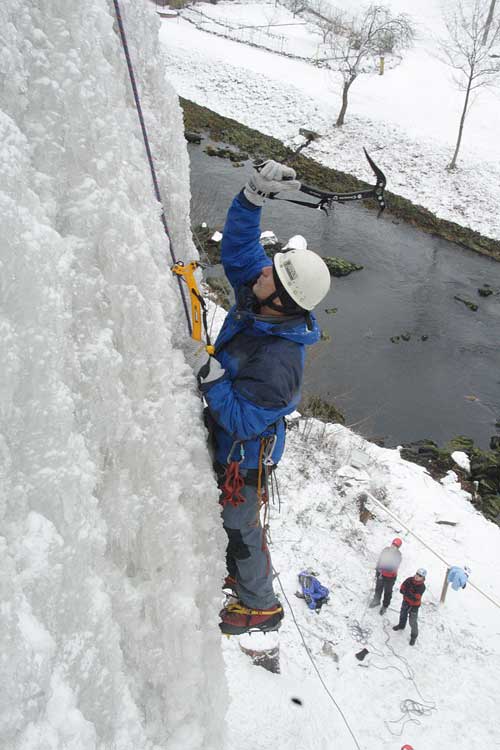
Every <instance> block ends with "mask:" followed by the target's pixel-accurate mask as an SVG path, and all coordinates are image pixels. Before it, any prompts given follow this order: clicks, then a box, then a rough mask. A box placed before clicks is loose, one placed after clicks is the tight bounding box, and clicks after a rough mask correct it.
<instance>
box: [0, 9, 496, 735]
mask: <svg viewBox="0 0 500 750" xmlns="http://www.w3.org/2000/svg"><path fill="white" fill-rule="evenodd" d="M121 7H122V12H123V17H124V21H125V24H126V28H127V32H128V37H129V44H130V51H131V56H132V59H133V61H134V65H135V69H136V74H137V79H138V85H139V90H140V92H141V98H142V101H143V104H144V112H145V119H146V122H147V125H148V131H149V133H150V137H151V145H152V150H153V153H154V155H155V164H156V167H157V169H158V176H159V184H160V189H161V193H162V195H163V197H164V203H165V212H166V216H167V219H168V223H169V228H170V234H171V237H172V246H173V248H174V249H175V248H182V256H181V255H180V254H179V257H182V259H183V260H184V261H188V260H190V259H191V258H196V257H197V256H196V251H195V249H194V247H193V245H192V242H191V238H190V230H189V180H188V157H187V151H186V147H185V142H184V139H183V132H182V116H181V112H180V109H179V107H178V105H177V102H176V99H175V95H174V92H173V90H172V89H171V87H170V86H169V85H167V84H166V83H165V81H164V76H163V62H162V56H161V52H160V50H159V49H158V46H157V41H156V40H157V32H158V28H157V20H156V14H155V13H154V8H153V7H152V6H151V5H149V4H148V5H142V4H141V3H137V2H132V0H121ZM422 7H423V9H426V8H428V7H430V6H429V2H428V3H427V5H425V4H423V5H422ZM110 11H111V4H109V3H108V2H105V1H104V0H89V2H87V3H85V4H68V3H64V2H61V1H60V0H58V1H54V0H51V1H50V2H49V1H48V0H40V1H39V2H38V3H36V4H29V3H28V4H27V3H22V2H21V1H20V0H5V1H4V2H3V3H2V4H1V6H0V29H1V30H2V32H1V33H2V41H3V44H2V52H1V60H2V65H1V66H0V75H1V76H2V77H1V80H0V84H1V85H0V92H1V94H0V106H1V111H0V135H1V138H0V164H1V170H2V180H1V182H0V211H1V213H2V224H1V227H0V240H1V241H0V267H1V277H0V283H1V295H0V300H1V302H0V305H1V306H0V331H1V335H0V356H1V361H2V368H1V374H0V456H1V461H0V469H1V471H0V487H1V491H0V518H1V523H0V529H1V532H0V560H1V565H0V590H1V601H2V603H1V606H0V658H1V665H2V681H1V687H0V747H2V748H6V750H138V748H140V749H141V750H178V749H179V750H180V748H182V749H183V750H201V749H202V748H203V750H224V749H225V748H234V747H237V748H245V749H246V748H253V750H261V749H262V750H264V749H265V750H269V748H270V747H276V748H280V749H282V748H284V749H285V750H286V749H288V748H289V749H290V750H292V748H293V749H294V750H295V748H303V749H304V750H327V748H331V747H332V746H333V745H334V746H335V747H336V748H338V750H350V748H354V747H356V746H359V747H362V748H363V750H365V748H366V750H368V748H370V750H382V748H383V749H384V750H387V748H389V747H395V748H397V747H400V746H401V745H402V744H403V743H404V742H409V743H411V744H412V745H413V746H414V747H415V748H419V747H420V748H427V750H429V749H431V750H434V749H436V750H437V748H438V747H439V748H441V747H442V748H451V747H453V748H455V749H456V750H470V748H471V747H495V746H498V745H499V744H500V734H499V730H498V722H497V714H498V707H497V705H496V703H497V701H496V696H497V693H498V688H497V685H498V673H499V669H500V646H499V638H498V635H499V633H500V625H499V612H498V608H499V601H500V581H499V579H498V576H497V575H496V571H497V570H498V566H499V562H500V561H499V551H498V550H499V548H500V547H499V534H500V530H499V528H498V526H496V525H494V524H493V523H491V522H489V521H487V520H485V518H484V517H483V516H481V515H480V514H479V513H478V512H477V511H476V510H475V509H474V508H473V506H472V505H471V503H470V502H469V498H468V496H467V495H466V493H465V492H464V491H463V490H462V489H461V488H460V485H459V484H458V483H457V481H456V475H455V478H453V477H452V476H450V477H449V479H450V481H446V482H445V483H444V484H441V483H438V482H435V481H433V480H432V479H431V477H430V476H429V475H428V474H427V473H426V472H425V471H424V469H422V468H421V467H418V466H415V465H413V464H409V463H407V462H405V461H403V460H402V459H401V457H400V455H399V451H397V450H387V449H383V448H379V447H377V446H375V445H373V444H370V443H367V442H365V441H364V440H363V439H361V438H360V437H358V436H357V435H355V433H353V432H352V431H350V430H348V429H346V428H344V427H342V426H340V425H324V424H323V423H321V422H318V421H316V420H312V419H308V420H305V419H302V418H301V417H300V415H299V414H298V413H294V414H293V415H291V418H290V419H289V420H288V422H289V427H290V429H289V430H288V447H287V451H286V453H285V457H284V459H283V461H282V462H281V464H280V467H279V470H278V478H279V483H280V495H281V512H280V513H278V505H277V503H276V502H275V503H274V504H272V505H271V521H270V523H271V526H270V533H271V539H272V544H271V550H272V554H273V562H274V566H275V569H276V571H277V572H278V575H279V577H278V578H277V579H276V589H277V591H278V592H279V593H280V596H281V598H282V600H283V602H284V606H285V610H286V618H285V620H284V623H283V627H282V629H281V631H280V635H279V642H280V647H281V674H280V675H274V674H270V673H269V672H266V671H265V670H263V669H262V668H260V667H257V666H253V665H252V663H251V661H250V659H249V658H248V657H247V656H246V655H244V654H243V653H242V652H241V651H240V649H239V646H238V641H237V639H235V638H232V639H230V640H228V639H221V637H220V635H219V631H218V628H217V621H218V618H217V613H218V609H219V607H220V605H221V604H222V597H221V594H220V588H219V587H220V583H221V580H222V577H223V574H224V548H225V538H224V534H223V531H222V529H221V525H220V518H219V506H218V492H217V489H216V486H215V482H214V478H213V475H212V472H211V467H210V458H209V455H208V452H207V449H206V444H205V431H204V428H203V423H202V416H201V402H200V399H199V396H198V393H197V389H196V383H195V380H194V378H193V374H192V371H191V368H190V366H189V364H188V362H187V358H189V357H188V355H189V352H190V351H191V348H190V346H189V341H188V340H187V335H186V329H185V321H184V317H183V316H184V312H183V308H182V304H181V302H180V297H179V294H178V285H177V281H176V280H175V279H173V277H172V274H171V273H170V270H169V266H170V264H171V259H170V256H169V250H170V247H169V242H168V241H167V240H166V238H165V235H164V232H163V228H162V225H161V222H160V220H159V210H160V209H159V207H158V206H157V205H156V204H155V199H154V194H153V190H152V186H151V177H150V174H149V170H148V166H147V161H146V159H145V154H144V145H143V143H142V140H141V133H140V129H139V125H138V120H137V115H136V112H135V110H134V108H133V104H132V98H131V94H130V87H129V82H128V78H127V72H126V69H125V65H124V60H123V54H122V50H121V48H120V45H119V41H118V38H117V36H116V33H115V31H114V24H115V21H114V18H113V16H112V15H111V13H110ZM170 23H172V22H171V21H169V24H170ZM172 28H175V29H177V28H181V26H179V27H177V26H176V25H174V26H172ZM218 43H219V45H221V42H220V40H219V42H218ZM225 44H226V43H224V45H225ZM192 73H193V75H197V74H198V69H197V68H196V67H193V71H192ZM279 89H280V87H279V82H277V83H276V89H275V90H274V93H275V94H276V95H277V96H278V94H279ZM256 91H258V90H257V89H256ZM266 91H267V93H270V89H269V88H266ZM276 101H279V99H277V100H276ZM268 103H269V102H268ZM166 133H168V137H165V134H166ZM210 308H211V309H210V311H209V316H208V319H209V321H211V325H213V328H214V331H213V333H215V331H216V330H217V329H218V328H219V327H220V325H221V323H222V320H223V317H224V311H222V310H221V309H219V308H216V307H215V306H214V305H212V304H211V303H210ZM181 346H182V349H183V351H181V348H180V347H181ZM183 352H185V354H184V353H183ZM374 499H375V501H374ZM363 508H364V509H365V511H366V512H365V513H362V512H361V511H362V510H363ZM395 518H400V519H401V520H402V522H404V524H405V526H404V527H400V526H399V525H398V522H397V521H395ZM442 519H444V520H448V521H450V520H452V521H453V522H454V523H455V525H453V526H450V525H442V524H438V523H437V521H439V520H442ZM406 527H409V528H410V529H412V531H413V532H414V534H416V535H417V536H414V535H413V534H412V533H410V532H409V531H407V529H406ZM395 534H397V535H398V536H400V537H401V538H402V539H403V547H402V553H403V565H402V573H401V576H405V577H406V576H407V575H411V574H412V573H413V572H414V571H415V570H416V568H417V567H420V566H422V565H423V566H425V567H426V568H427V569H428V571H429V573H428V577H427V580H426V584H427V587H428V588H427V591H426V592H425V595H424V599H423V607H422V612H421V615H420V631H421V632H420V636H419V639H418V641H417V645H416V646H415V647H413V648H410V647H409V645H408V635H407V632H405V633H393V631H392V630H391V628H390V626H391V625H392V624H393V623H394V622H395V621H396V618H397V614H398V607H399V601H400V598H399V594H397V593H395V595H394V600H393V604H392V606H391V609H390V610H389V612H388V613H387V617H386V618H381V617H380V616H379V614H378V613H377V611H374V610H369V609H368V608H367V605H368V602H369V600H370V598H371V596H372V593H373V570H374V565H375V561H376V559H377V557H378V554H379V552H380V550H381V549H382V547H384V546H386V544H387V543H388V541H390V540H391V539H392V538H393V537H394V535H395ZM429 548H431V549H432V550H434V551H435V552H436V553H437V556H436V555H434V554H433V553H432V552H431V549H429ZM443 561H444V562H443ZM463 561H467V563H468V564H469V563H470V565H471V568H472V570H473V574H471V578H470V582H469V584H468V586H467V588H466V589H465V590H460V591H458V592H453V591H450V592H449V593H448V596H447V600H446V604H445V605H444V606H442V605H439V597H440V592H441V586H442V582H443V579H444V574H445V570H446V564H448V563H455V564H462V563H463ZM305 567H312V568H314V569H315V570H316V571H318V575H319V578H320V580H321V582H322V583H324V585H326V586H328V587H329V588H330V590H331V600H330V604H329V605H327V606H325V607H323V609H322V611H321V614H320V615H319V616H318V615H316V614H315V613H314V612H311V611H310V610H309V609H308V608H307V607H306V606H305V604H304V602H303V601H301V600H299V599H296V598H295V597H294V592H295V591H296V589H297V583H298V582H297V575H298V573H299V572H300V570H302V569H304V568H305ZM480 591H482V592H484V593H483V594H481V593H480ZM365 643H366V648H367V649H368V650H369V654H368V656H367V657H366V659H365V660H364V661H363V662H358V660H357V659H356V658H355V656H354V654H355V653H356V652H357V651H359V650H360V648H361V647H362V646H363V645H365ZM305 644H306V645H307V648H306V645H305ZM408 698H411V699H412V700H416V701H418V702H421V703H423V705H424V706H425V707H426V711H425V712H424V714H423V715H421V716H420V717H416V716H415V715H410V716H409V717H405V715H403V714H401V708H400V706H401V704H402V702H403V701H404V700H405V699H408ZM478 706H480V708H481V710H480V712H478ZM340 711H342V714H341V713H340ZM343 717H344V718H345V721H344V718H343ZM407 719H410V720H409V721H407ZM417 719H418V721H417ZM346 722H347V723H348V725H349V728H348V726H347V725H346ZM390 722H395V723H390ZM354 737H355V738H357V739H356V740H355V739H354ZM356 742H357V743H358V745H356Z"/></svg>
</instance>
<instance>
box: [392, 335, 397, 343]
mask: <svg viewBox="0 0 500 750" xmlns="http://www.w3.org/2000/svg"><path fill="white" fill-rule="evenodd" d="M391 341H392V343H393V344H397V343H399V336H391Z"/></svg>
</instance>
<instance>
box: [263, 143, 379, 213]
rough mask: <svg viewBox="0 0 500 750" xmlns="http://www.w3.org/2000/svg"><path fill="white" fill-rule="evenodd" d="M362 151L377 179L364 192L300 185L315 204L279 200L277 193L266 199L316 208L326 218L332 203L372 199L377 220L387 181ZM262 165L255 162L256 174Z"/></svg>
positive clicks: (366, 153) (302, 190) (367, 154)
mask: <svg viewBox="0 0 500 750" xmlns="http://www.w3.org/2000/svg"><path fill="white" fill-rule="evenodd" d="M363 151H364V152H365V156H366V158H367V160H368V164H369V165H370V167H371V168H372V171H373V173H374V174H375V176H376V178H377V182H376V183H375V185H374V186H373V187H371V188H368V189H366V190H355V191H353V192H351V193H336V192H335V193H331V192H328V191H325V190H320V189H319V188H315V187H310V186H309V185H304V184H301V186H300V188H299V191H300V192H301V193H304V194H305V195H310V196H311V197H312V198H317V199H318V202H317V203H312V202H310V201H298V200H294V199H292V198H279V197H277V196H278V195H279V193H271V194H270V195H268V196H267V197H268V198H271V199H273V200H280V201H286V202H287V203H295V204H296V205H298V206H306V207H308V208H318V209H320V210H321V211H324V212H325V213H326V215H327V216H328V213H329V211H330V210H331V209H332V208H333V204H334V203H347V202H350V201H362V200H365V199H366V198H374V199H375V200H376V201H377V203H378V207H379V212H378V215H377V218H378V217H379V216H380V214H381V213H382V211H383V210H384V209H385V206H386V204H385V197H384V191H385V186H386V184H387V179H386V176H385V174H384V173H383V172H382V170H381V169H380V167H378V166H377V165H376V164H375V162H374V161H373V159H372V158H371V156H370V154H369V153H368V151H367V150H366V148H363ZM264 164H265V161H257V162H254V167H255V169H256V170H257V171H258V172H260V170H261V169H262V167H263V166H264ZM285 179H286V178H285ZM288 179H291V178H288Z"/></svg>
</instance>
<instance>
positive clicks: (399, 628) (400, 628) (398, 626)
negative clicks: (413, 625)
mask: <svg viewBox="0 0 500 750" xmlns="http://www.w3.org/2000/svg"><path fill="white" fill-rule="evenodd" d="M392 629H393V630H404V627H403V625H393V628H392Z"/></svg>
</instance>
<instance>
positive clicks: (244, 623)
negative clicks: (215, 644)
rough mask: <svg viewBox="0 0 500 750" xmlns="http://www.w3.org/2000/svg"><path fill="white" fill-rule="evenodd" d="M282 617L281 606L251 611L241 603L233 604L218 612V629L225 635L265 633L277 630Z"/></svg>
mask: <svg viewBox="0 0 500 750" xmlns="http://www.w3.org/2000/svg"><path fill="white" fill-rule="evenodd" d="M283 616H284V612H283V607H282V606H281V604H276V606H275V607H271V608H270V609H251V608H250V607H245V605H244V604H243V603H242V602H233V603H231V604H228V605H227V606H226V607H224V609H223V610H221V611H220V613H219V617H220V619H221V622H220V623H219V628H220V629H221V631H222V632H223V633H225V635H241V634H242V633H249V632H253V631H260V632H262V633H267V632H268V631H270V630H278V628H279V627H280V625H281V620H282V619H283Z"/></svg>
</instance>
